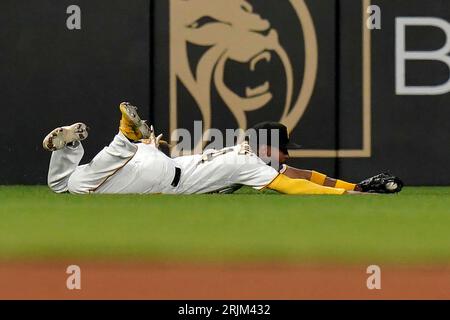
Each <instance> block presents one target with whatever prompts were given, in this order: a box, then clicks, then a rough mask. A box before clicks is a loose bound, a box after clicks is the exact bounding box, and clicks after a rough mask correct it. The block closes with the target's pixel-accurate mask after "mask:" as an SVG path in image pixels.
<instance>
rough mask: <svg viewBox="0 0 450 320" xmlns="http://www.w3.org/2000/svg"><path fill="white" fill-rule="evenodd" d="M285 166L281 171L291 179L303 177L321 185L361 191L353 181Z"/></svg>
mask: <svg viewBox="0 0 450 320" xmlns="http://www.w3.org/2000/svg"><path fill="white" fill-rule="evenodd" d="M285 168H286V169H285V171H284V172H283V173H284V174H285V175H286V176H288V177H289V178H291V179H305V180H308V181H311V182H314V183H316V184H319V185H321V186H325V187H331V188H339V189H345V190H347V191H362V189H361V188H360V187H359V186H358V185H357V184H355V183H350V182H347V181H343V180H338V179H333V178H330V177H327V176H326V175H324V174H322V173H320V172H317V171H312V170H303V169H297V168H293V167H289V166H286V167H285Z"/></svg>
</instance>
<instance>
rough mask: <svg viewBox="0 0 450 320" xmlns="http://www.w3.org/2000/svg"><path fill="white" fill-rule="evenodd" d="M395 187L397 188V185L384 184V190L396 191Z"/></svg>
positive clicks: (391, 183) (393, 183) (392, 183)
mask: <svg viewBox="0 0 450 320" xmlns="http://www.w3.org/2000/svg"><path fill="white" fill-rule="evenodd" d="M397 187H398V185H397V184H396V183H395V182H388V183H386V189H387V190H389V191H394V190H396V189H397Z"/></svg>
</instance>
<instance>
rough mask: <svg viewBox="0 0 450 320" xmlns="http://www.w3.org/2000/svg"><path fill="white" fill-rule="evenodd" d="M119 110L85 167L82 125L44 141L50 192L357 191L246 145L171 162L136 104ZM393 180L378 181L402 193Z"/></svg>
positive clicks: (84, 128) (64, 129) (63, 129)
mask: <svg viewBox="0 0 450 320" xmlns="http://www.w3.org/2000/svg"><path fill="white" fill-rule="evenodd" d="M120 111H121V113H122V118H121V120H120V126H119V132H118V134H117V135H116V136H115V137H114V139H113V141H112V142H111V143H110V145H109V146H107V147H105V148H104V149H103V150H101V151H100V152H99V153H98V154H97V155H96V156H95V157H94V158H93V159H92V161H91V162H90V163H88V164H85V165H80V161H81V159H82V157H83V154H84V150H83V146H82V144H81V141H82V140H84V139H86V138H87V137H88V131H87V126H86V125H85V124H83V123H76V124H73V125H71V126H67V127H59V128H56V129H54V130H53V131H52V132H50V133H49V134H48V135H47V136H46V137H45V139H44V141H43V147H44V149H46V150H48V151H52V155H51V159H50V165H49V170H48V185H49V187H50V188H51V189H52V190H53V191H54V192H56V193H63V192H70V193H74V194H89V193H99V194H202V193H213V192H220V191H221V190H227V189H229V188H230V187H232V186H235V185H245V186H249V187H252V188H254V189H257V190H263V189H271V190H275V191H278V192H280V193H284V194H292V195H307V194H311V195H314V194H324V195H325V194H326V195H342V194H357V193H360V192H358V191H357V190H358V189H357V188H356V187H353V188H352V187H351V184H348V185H347V184H345V183H344V182H339V183H336V184H335V185H334V186H328V185H330V184H331V183H330V182H326V181H327V178H323V177H322V176H321V179H320V180H318V179H317V177H318V173H313V174H311V177H309V176H308V173H307V172H303V171H301V170H300V171H295V170H293V169H292V170H288V168H285V169H282V170H276V169H274V168H272V167H271V166H269V165H267V164H266V163H265V162H264V161H263V160H262V159H261V158H259V157H258V156H257V155H256V154H255V153H253V152H252V151H251V149H250V147H249V145H248V143H242V144H239V145H236V146H234V147H229V148H224V149H222V150H212V149H210V150H206V151H205V152H204V153H203V154H198V155H190V156H180V157H176V158H170V157H168V156H166V155H165V154H164V153H163V152H161V151H160V150H159V143H160V139H161V135H160V136H158V137H156V136H155V134H154V131H153V127H149V126H148V125H147V123H146V122H145V121H143V120H141V118H140V117H139V115H138V113H137V108H136V107H135V106H133V105H131V104H129V103H127V102H124V103H121V104H120ZM259 151H262V150H259ZM283 168H284V166H283ZM292 172H294V173H292ZM289 175H290V176H289ZM296 175H298V176H296ZM313 176H314V177H315V178H314V177H313ZM391 178H392V179H397V178H395V177H391ZM392 179H391V180H389V179H388V180H389V181H388V182H386V181H385V180H386V179H382V180H383V181H382V183H389V182H396V183H398V184H399V188H400V189H401V185H400V183H401V182H400V181H399V180H398V179H397V180H398V181H397V180H395V181H394V180H392ZM322 180H323V181H322ZM369 180H370V179H369ZM372 180H374V179H372ZM375 180H376V179H375ZM378 180H380V179H378ZM378 180H377V183H378V184H379V183H380V181H378ZM359 190H361V191H365V190H364V189H359ZM367 191H371V190H367Z"/></svg>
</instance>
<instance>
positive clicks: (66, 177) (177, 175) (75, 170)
mask: <svg viewBox="0 0 450 320" xmlns="http://www.w3.org/2000/svg"><path fill="white" fill-rule="evenodd" d="M83 154H84V151H83V147H82V145H81V143H79V144H78V145H77V146H75V147H65V148H64V149H62V150H59V151H55V152H53V154H52V158H51V160H50V167H49V174H48V184H49V186H50V188H52V190H54V191H55V192H66V191H69V192H71V193H78V194H85V193H108V194H117V193H122V194H131V193H137V194H155V193H162V194H195V193H209V192H214V191H219V190H221V189H224V188H227V187H229V186H231V185H234V184H242V185H247V186H251V187H253V188H255V189H262V188H263V187H265V186H267V185H268V184H270V183H271V182H272V181H273V180H274V179H275V178H276V177H277V175H278V172H277V171H276V170H275V169H273V168H271V167H270V166H267V165H266V164H265V163H264V162H263V161H262V160H261V159H260V158H258V157H257V156H256V155H255V154H253V153H252V152H249V151H248V150H245V148H242V147H241V146H239V145H238V146H235V147H230V148H225V149H222V150H218V151H215V150H207V151H205V152H204V153H203V154H201V155H192V156H182V157H177V158H173V159H172V158H169V157H167V156H166V155H165V154H164V153H162V152H161V151H160V150H158V149H157V148H156V147H154V146H152V145H148V144H142V143H140V144H134V143H131V142H130V141H129V140H128V139H127V138H126V137H125V136H123V134H121V133H119V134H118V135H116V137H115V138H114V140H113V142H111V144H110V145H109V146H108V147H106V148H104V149H103V150H102V151H101V152H99V153H98V154H97V156H96V157H95V158H94V159H93V160H92V161H91V162H90V163H89V164H86V165H81V166H80V165H79V162H80V160H81V158H82V157H83Z"/></svg>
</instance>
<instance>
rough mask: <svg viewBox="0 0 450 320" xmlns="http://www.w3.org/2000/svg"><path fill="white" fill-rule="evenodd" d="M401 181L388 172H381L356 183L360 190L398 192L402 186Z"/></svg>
mask: <svg viewBox="0 0 450 320" xmlns="http://www.w3.org/2000/svg"><path fill="white" fill-rule="evenodd" d="M403 185H404V184H403V181H402V180H401V179H400V178H398V177H396V176H393V175H391V174H389V173H381V174H378V175H376V176H374V177H371V178H368V179H366V180H364V181H361V182H360V183H358V187H359V189H360V190H361V191H362V192H371V193H398V192H400V191H401V190H402V188H403Z"/></svg>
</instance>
